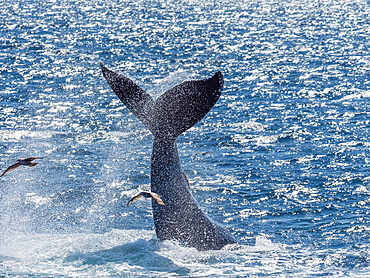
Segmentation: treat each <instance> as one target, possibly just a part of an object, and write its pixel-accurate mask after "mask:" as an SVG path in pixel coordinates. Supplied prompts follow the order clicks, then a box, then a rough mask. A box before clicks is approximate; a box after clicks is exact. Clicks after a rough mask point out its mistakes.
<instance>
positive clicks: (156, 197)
mask: <svg viewBox="0 0 370 278" xmlns="http://www.w3.org/2000/svg"><path fill="white" fill-rule="evenodd" d="M150 195H151V196H152V198H153V199H154V200H156V202H157V203H158V204H160V205H162V206H164V203H163V201H162V199H161V197H159V195H158V194H157V193H154V192H150Z"/></svg>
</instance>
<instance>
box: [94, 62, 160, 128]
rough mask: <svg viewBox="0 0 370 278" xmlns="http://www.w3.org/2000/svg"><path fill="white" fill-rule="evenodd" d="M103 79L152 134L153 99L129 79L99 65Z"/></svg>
mask: <svg viewBox="0 0 370 278" xmlns="http://www.w3.org/2000/svg"><path fill="white" fill-rule="evenodd" d="M100 67H101V69H102V71H103V75H104V77H105V79H106V80H107V81H108V84H109V86H110V87H111V88H112V90H113V91H114V92H115V93H116V95H117V96H118V98H119V99H120V100H121V101H122V102H123V103H124V104H125V105H126V107H127V108H128V109H129V110H130V111H131V112H132V113H134V115H135V116H136V117H138V118H139V119H140V121H141V122H142V123H143V124H144V125H145V126H146V127H147V128H148V129H149V130H150V131H151V132H152V133H154V130H153V129H152V110H153V106H154V100H153V98H152V97H151V96H150V95H149V94H148V93H147V92H145V91H144V90H143V89H141V88H140V87H139V86H138V85H136V84H135V83H134V82H133V81H132V80H131V79H129V78H127V77H125V76H123V75H121V74H118V73H115V72H113V71H111V70H109V69H107V68H106V67H105V66H104V65H103V63H100Z"/></svg>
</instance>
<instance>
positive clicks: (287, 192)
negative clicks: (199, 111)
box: [0, 0, 370, 277]
mask: <svg viewBox="0 0 370 278" xmlns="http://www.w3.org/2000/svg"><path fill="white" fill-rule="evenodd" d="M369 14H370V7H369V3H368V2H366V1H347V0H345V1H329V0H323V1H304V0H302V1H299V0H291V1H281V0H276V1H265V0H253V1H233V0H229V1H223V2H217V1H202V2H199V1H191V0H188V1H185V0H184V1H145V0H142V1H117V0H112V1H73V0H67V1H6V2H4V1H3V2H1V3H0V18H1V20H0V158H1V159H0V170H1V171H3V170H5V169H6V168H7V167H8V166H9V165H11V164H12V163H14V162H15V160H17V159H18V158H25V157H28V156H35V155H36V156H43V155H48V157H47V158H46V159H44V160H42V161H39V162H40V164H39V165H38V166H37V167H34V168H25V167H23V168H19V169H17V170H15V171H14V172H12V173H10V174H9V175H6V176H4V177H3V178H1V180H0V232H1V233H0V276H1V275H7V274H8V275H12V276H18V277H27V276H32V277H323V276H328V277H370V275H369V274H368V273H370V236H369V233H370V226H369V223H370V216H369V206H370V177H369V170H370V155H369V152H370V140H369V138H370V101H369V99H370V91H369V86H370V74H369V72H370V52H369V37H370V19H369ZM100 61H103V62H104V63H105V64H106V65H107V66H108V67H109V68H111V69H113V70H116V71H118V72H121V73H124V74H125V75H126V76H128V77H130V78H131V79H133V80H134V81H135V82H136V83H137V84H139V85H140V86H141V87H142V88H144V89H145V90H147V91H148V92H149V93H151V94H152V95H153V96H154V97H157V96H158V95H160V94H161V93H162V92H163V91H165V90H166V89H169V88H171V87H172V86H174V85H176V84H178V83H181V82H183V81H185V80H190V79H203V78H206V77H209V76H211V75H213V73H214V72H215V71H216V70H221V71H222V72H223V74H224V76H225V85H224V91H223V95H222V96H221V98H220V100H219V102H218V103H217V105H216V106H215V107H214V108H213V109H212V111H211V112H210V113H209V115H208V116H207V117H206V118H205V119H204V120H203V121H202V122H200V123H199V124H197V125H196V126H195V127H194V128H192V129H191V130H189V131H187V132H186V133H184V134H183V135H182V136H180V137H179V138H178V147H179V152H180V156H181V160H182V163H183V169H184V171H185V172H186V174H187V176H188V177H189V180H190V184H191V188H192V191H193V194H194V196H195V197H196V199H197V200H198V202H199V204H200V206H201V207H202V209H203V210H204V211H206V212H207V213H208V214H209V215H210V216H211V218H213V219H215V220H217V221H219V222H221V223H223V225H224V226H225V227H226V228H227V229H229V230H230V231H231V232H232V233H233V234H234V235H235V236H236V237H237V238H238V239H239V240H240V242H241V246H236V247H235V246H233V247H230V248H226V249H225V250H221V251H208V252H197V251H195V250H193V249H189V248H185V247H183V246H181V245H180V244H178V243H176V242H160V241H158V240H156V238H155V233H154V226H153V220H152V216H151V205H150V202H149V201H148V200H140V202H139V201H138V202H136V203H134V204H133V205H132V206H130V207H128V208H125V207H124V205H125V204H126V203H127V201H128V200H129V199H130V198H131V197H132V196H133V195H134V194H136V193H137V192H138V191H139V190H141V189H149V188H150V154H151V144H152V140H153V138H152V135H151V134H150V133H149V131H148V130H146V129H145V128H144V126H143V125H142V124H141V123H140V122H139V121H138V120H137V119H136V118H135V117H134V116H133V115H132V114H131V113H130V112H129V111H128V110H127V109H126V108H125V107H124V106H123V104H121V103H120V102H119V100H118V99H117V97H116V96H115V95H114V93H113V92H112V91H111V89H110V88H109V86H108V85H107V83H106V81H105V80H104V79H103V77H102V74H101V72H100V68H99V62H100ZM199 152H210V153H208V154H206V155H198V156H196V157H195V158H194V159H193V157H194V155H195V154H196V153H199Z"/></svg>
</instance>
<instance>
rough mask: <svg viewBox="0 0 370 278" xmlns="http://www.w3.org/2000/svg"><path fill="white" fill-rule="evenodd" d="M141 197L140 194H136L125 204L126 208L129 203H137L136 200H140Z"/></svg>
mask: <svg viewBox="0 0 370 278" xmlns="http://www.w3.org/2000/svg"><path fill="white" fill-rule="evenodd" d="M141 197H143V195H141V193H139V194H137V195H136V196H134V197H132V198H131V200H130V201H129V202H128V203H127V205H126V207H127V206H128V205H129V204H131V203H133V202H135V201H137V200H138V199H140V198H141Z"/></svg>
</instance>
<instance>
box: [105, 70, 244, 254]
mask: <svg viewBox="0 0 370 278" xmlns="http://www.w3.org/2000/svg"><path fill="white" fill-rule="evenodd" d="M101 68H102V71H103V75H104V77H105V78H106V80H107V81H108V84H109V85H110V87H111V88H112V89H113V91H114V92H115V93H116V95H117V96H118V97H119V99H120V100H121V101H122V102H123V103H124V104H125V105H126V106H127V108H129V110H130V111H131V112H133V113H134V114H135V115H136V116H137V117H138V118H139V119H140V120H141V122H142V123H143V124H144V125H145V126H146V127H147V128H148V129H149V130H150V131H151V132H152V133H153V135H154V143H153V152H152V162H151V191H152V192H155V193H157V194H158V195H159V196H160V197H161V198H162V200H163V202H164V203H165V206H162V205H159V204H158V203H157V202H155V201H152V206H153V218H154V224H155V230H156V234H157V236H158V238H159V239H161V240H178V241H181V242H183V243H184V244H186V245H187V246H189V247H195V248H196V249H198V250H209V249H221V248H222V247H224V246H225V245H227V244H232V243H236V242H237V240H236V239H235V238H234V237H233V236H232V235H231V234H230V233H229V232H228V231H227V230H226V229H224V228H223V227H222V226H220V225H219V224H217V223H216V222H214V221H213V220H212V219H210V218H209V217H208V216H207V215H206V214H205V213H204V212H203V211H202V210H201V209H200V208H199V205H198V203H197V202H196V200H195V199H194V197H193V196H192V194H191V191H190V187H189V182H188V179H187V177H186V175H185V174H184V172H183V170H182V168H181V164H180V158H179V155H178V151H177V146H176V138H177V137H178V136H179V135H180V134H181V133H183V132H184V131H186V130H188V129H189V128H191V127H192V126H194V125H195V124H196V123H198V122H199V121H200V120H201V119H202V118H203V117H204V116H205V115H206V114H207V113H208V112H209V111H210V110H211V109H212V107H213V106H214V105H215V104H216V102H217V100H218V99H219V97H220V95H221V91H222V88H223V76H222V73H221V72H216V73H215V75H214V76H213V77H211V78H209V79H204V80H194V81H187V82H184V83H182V84H180V85H178V86H175V87H173V88H172V89H170V90H168V91H166V92H165V93H163V94H162V95H161V96H160V97H159V98H158V99H157V100H156V101H154V100H153V99H152V97H151V96H150V95H149V94H148V93H147V92H145V91H144V90H143V89H141V88H140V87H139V86H138V85H136V84H135V83H134V82H133V81H132V80H130V79H128V78H126V77H124V76H123V75H120V74H117V73H115V72H113V71H111V70H109V69H107V68H106V67H105V66H104V65H103V64H101Z"/></svg>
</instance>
